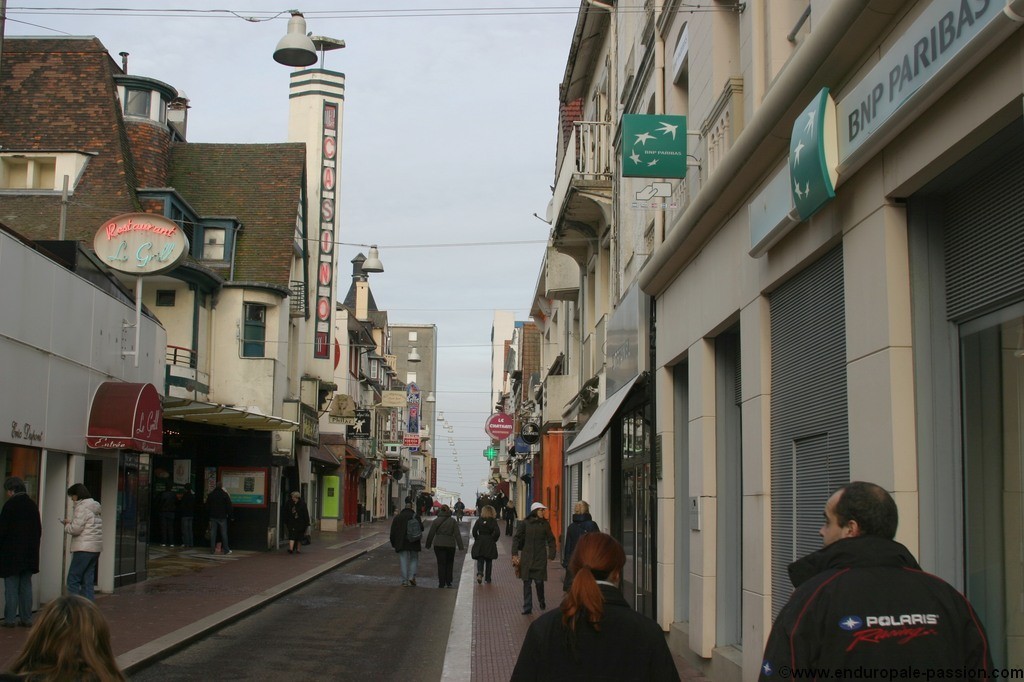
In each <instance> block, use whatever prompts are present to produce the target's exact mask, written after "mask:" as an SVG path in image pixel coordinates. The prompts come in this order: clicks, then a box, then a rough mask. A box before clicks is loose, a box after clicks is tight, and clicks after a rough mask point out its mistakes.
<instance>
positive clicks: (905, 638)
mask: <svg viewBox="0 0 1024 682" xmlns="http://www.w3.org/2000/svg"><path fill="white" fill-rule="evenodd" d="M938 624H939V617H938V615H936V614H934V613H901V614H885V615H877V616H864V618H863V619H862V618H861V617H860V616H844V617H843V618H842V619H841V620H840V621H839V627H840V628H842V629H843V630H846V631H847V632H849V633H850V634H851V635H852V637H851V641H850V644H849V646H847V647H846V650H847V651H853V650H854V649H855V648H856V647H857V646H858V645H860V644H880V643H882V642H889V641H891V642H895V643H896V644H898V645H901V646H902V645H905V644H908V643H909V642H912V641H913V640H915V639H918V638H919V637H932V636H935V635H938V634H939V631H938V630H937V629H936V628H934V627H930V626H934V625H938Z"/></svg>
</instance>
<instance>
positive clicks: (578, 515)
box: [562, 500, 601, 592]
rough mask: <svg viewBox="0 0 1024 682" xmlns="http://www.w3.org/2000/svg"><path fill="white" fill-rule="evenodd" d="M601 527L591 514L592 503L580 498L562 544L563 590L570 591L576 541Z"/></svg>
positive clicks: (574, 507)
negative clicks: (571, 563) (571, 565)
mask: <svg viewBox="0 0 1024 682" xmlns="http://www.w3.org/2000/svg"><path fill="white" fill-rule="evenodd" d="M600 530H601V529H600V528H598V527H597V523H596V522H595V521H594V517H592V516H591V515H590V505H589V504H587V503H586V502H584V501H583V500H580V501H579V502H577V503H576V504H575V505H574V506H573V508H572V523H570V524H569V527H568V528H566V529H565V542H564V543H563V544H562V568H564V569H565V579H564V580H563V581H562V590H564V591H565V592H568V591H569V586H570V585H572V571H570V570H569V560H570V559H572V553H573V550H575V549H576V543H577V542H579V541H580V538H581V537H583V536H584V535H586V534H587V533H596V532H598V531H600Z"/></svg>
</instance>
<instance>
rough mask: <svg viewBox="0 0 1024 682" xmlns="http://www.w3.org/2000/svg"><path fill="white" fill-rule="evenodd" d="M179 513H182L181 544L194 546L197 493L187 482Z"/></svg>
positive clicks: (179, 504) (180, 501)
mask: <svg viewBox="0 0 1024 682" xmlns="http://www.w3.org/2000/svg"><path fill="white" fill-rule="evenodd" d="M178 513H179V514H181V546H182V547H192V546H193V545H194V544H195V537H194V535H193V532H192V521H193V519H195V516H196V494H195V493H194V492H192V484H191V483H186V484H185V491H184V492H183V493H182V494H181V499H180V500H179V501H178Z"/></svg>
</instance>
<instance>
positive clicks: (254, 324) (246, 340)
mask: <svg viewBox="0 0 1024 682" xmlns="http://www.w3.org/2000/svg"><path fill="white" fill-rule="evenodd" d="M266 341H267V306H265V305H260V304H259V303H246V304H245V324H244V326H243V331H242V357H245V358H262V357H265V356H266V354H265V349H266Z"/></svg>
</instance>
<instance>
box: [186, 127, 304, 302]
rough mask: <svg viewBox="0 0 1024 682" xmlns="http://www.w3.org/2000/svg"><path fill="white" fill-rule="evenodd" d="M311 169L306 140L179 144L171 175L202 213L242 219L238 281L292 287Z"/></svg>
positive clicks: (237, 250)
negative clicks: (300, 216)
mask: <svg viewBox="0 0 1024 682" xmlns="http://www.w3.org/2000/svg"><path fill="white" fill-rule="evenodd" d="M305 167H306V148H305V145H303V144H300V143H282V144H196V143H176V144H174V145H173V146H172V148H171V170H170V175H169V178H170V185H171V186H172V187H173V188H174V189H176V190H177V191H178V193H179V194H180V195H181V196H182V197H184V198H185V199H186V200H187V201H188V202H189V203H190V204H191V205H192V207H193V208H194V209H195V210H196V211H197V212H198V213H199V214H200V215H206V216H217V217H233V218H236V219H238V220H239V221H240V222H241V223H242V229H241V231H240V233H239V236H238V241H237V244H236V251H235V264H234V267H235V274H234V278H233V279H234V281H241V282H265V283H269V284H278V285H282V286H287V285H288V282H289V279H290V278H291V267H292V259H293V257H294V255H295V249H294V247H293V243H294V235H295V221H296V217H297V216H298V212H299V206H300V203H301V202H302V201H303V199H304V197H303V191H302V188H303V187H304V186H305ZM221 274H223V275H225V276H227V273H226V272H224V273H221Z"/></svg>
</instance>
